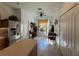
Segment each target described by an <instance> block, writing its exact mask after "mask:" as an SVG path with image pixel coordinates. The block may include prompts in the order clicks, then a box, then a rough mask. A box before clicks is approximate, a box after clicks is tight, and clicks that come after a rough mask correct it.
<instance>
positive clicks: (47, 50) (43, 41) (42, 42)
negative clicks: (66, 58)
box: [36, 37, 61, 56]
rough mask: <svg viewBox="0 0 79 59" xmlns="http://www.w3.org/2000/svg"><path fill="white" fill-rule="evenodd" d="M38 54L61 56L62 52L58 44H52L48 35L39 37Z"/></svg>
mask: <svg viewBox="0 0 79 59" xmlns="http://www.w3.org/2000/svg"><path fill="white" fill-rule="evenodd" d="M36 39H37V42H38V56H60V55H61V52H60V51H59V48H58V47H57V46H56V45H53V44H50V42H49V40H48V39H47V38H46V37H37V38H36Z"/></svg>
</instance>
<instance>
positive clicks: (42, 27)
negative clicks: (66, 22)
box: [38, 19, 48, 36]
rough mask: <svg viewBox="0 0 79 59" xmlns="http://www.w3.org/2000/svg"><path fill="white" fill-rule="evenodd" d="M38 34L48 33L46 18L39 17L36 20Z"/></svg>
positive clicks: (44, 34) (45, 34)
mask: <svg viewBox="0 0 79 59" xmlns="http://www.w3.org/2000/svg"><path fill="white" fill-rule="evenodd" d="M38 34H39V36H47V35H48V19H39V20H38Z"/></svg>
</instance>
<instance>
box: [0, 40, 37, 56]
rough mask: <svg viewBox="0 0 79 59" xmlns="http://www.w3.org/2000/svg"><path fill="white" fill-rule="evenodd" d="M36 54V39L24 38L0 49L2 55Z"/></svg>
mask: <svg viewBox="0 0 79 59" xmlns="http://www.w3.org/2000/svg"><path fill="white" fill-rule="evenodd" d="M29 55H30V56H31V55H32V56H36V55H37V43H36V40H32V39H23V40H21V41H19V42H16V43H15V44H13V45H11V46H9V47H7V48H5V49H3V50H1V51H0V56H29Z"/></svg>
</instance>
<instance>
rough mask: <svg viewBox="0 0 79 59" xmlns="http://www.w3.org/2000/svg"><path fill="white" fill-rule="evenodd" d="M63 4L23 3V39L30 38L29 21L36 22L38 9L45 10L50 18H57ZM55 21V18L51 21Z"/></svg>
mask: <svg viewBox="0 0 79 59" xmlns="http://www.w3.org/2000/svg"><path fill="white" fill-rule="evenodd" d="M61 5H62V3H50V2H49V3H47V2H45V3H43V2H42V3H41V2H39V3H35V2H34V3H33V2H32V3H21V17H22V20H21V21H22V28H21V29H22V30H21V34H22V36H23V38H26V37H27V38H28V21H30V22H31V21H33V22H34V21H35V20H34V19H35V18H36V16H37V10H38V8H42V9H43V10H45V14H46V15H47V16H49V17H56V16H57V15H58V10H59V9H60V7H61ZM51 20H53V18H52V19H51Z"/></svg>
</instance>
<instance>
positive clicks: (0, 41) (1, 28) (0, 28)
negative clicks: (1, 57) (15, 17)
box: [0, 19, 9, 50]
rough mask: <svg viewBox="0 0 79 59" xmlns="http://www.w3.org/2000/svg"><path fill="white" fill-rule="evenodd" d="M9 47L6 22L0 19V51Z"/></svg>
mask: <svg viewBox="0 0 79 59" xmlns="http://www.w3.org/2000/svg"><path fill="white" fill-rule="evenodd" d="M7 46H9V38H8V20H7V19H5V20H1V19H0V50H2V49H4V48H6V47H7Z"/></svg>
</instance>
